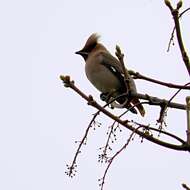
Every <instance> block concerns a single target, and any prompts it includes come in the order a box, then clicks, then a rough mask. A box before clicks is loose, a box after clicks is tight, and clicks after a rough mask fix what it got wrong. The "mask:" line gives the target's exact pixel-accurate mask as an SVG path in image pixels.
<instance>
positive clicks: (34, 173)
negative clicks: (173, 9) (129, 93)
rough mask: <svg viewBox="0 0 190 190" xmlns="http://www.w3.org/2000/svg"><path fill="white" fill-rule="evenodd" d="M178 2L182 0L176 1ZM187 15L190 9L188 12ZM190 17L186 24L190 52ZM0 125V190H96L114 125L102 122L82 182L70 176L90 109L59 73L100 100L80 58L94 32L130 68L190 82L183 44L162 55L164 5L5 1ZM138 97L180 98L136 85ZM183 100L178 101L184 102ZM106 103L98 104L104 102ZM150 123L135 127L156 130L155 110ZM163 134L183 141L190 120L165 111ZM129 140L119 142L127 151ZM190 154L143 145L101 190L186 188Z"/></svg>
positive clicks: (85, 157)
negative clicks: (104, 149) (120, 53)
mask: <svg viewBox="0 0 190 190" xmlns="http://www.w3.org/2000/svg"><path fill="white" fill-rule="evenodd" d="M175 2H177V1H175ZM187 7H190V2H189V1H188V0H186V1H184V8H187ZM189 20H190V13H187V14H186V15H185V16H184V17H183V18H182V20H181V21H182V25H183V26H182V28H183V34H184V40H185V42H186V47H187V49H188V50H189V52H190V43H189V42H190V41H189V33H190V27H189ZM0 24H1V30H0V52H1V56H0V62H1V75H0V81H1V108H0V111H1V121H0V122H1V126H0V155H1V156H0V189H2V190H12V189H14V190H26V189H27V190H42V189H44V190H54V189H56V190H63V189H71V190H74V189H91V190H97V189H99V187H98V178H101V177H102V175H103V172H104V169H105V167H106V165H101V164H99V163H97V160H98V154H99V153H100V151H99V150H98V148H99V147H101V146H104V144H105V141H106V131H107V127H108V126H109V125H110V124H111V123H112V122H111V121H110V120H108V119H107V118H106V117H104V116H100V117H99V119H98V121H101V122H102V127H101V128H100V129H97V130H96V131H92V132H91V133H90V136H89V138H88V144H87V146H86V147H83V149H82V154H81V155H80V156H79V159H78V165H79V166H78V168H77V170H78V172H77V176H76V177H75V178H73V179H69V178H68V177H67V176H66V175H65V171H66V164H70V162H71V161H72V158H73V156H74V153H75V150H76V148H77V145H76V144H75V143H74V141H75V140H80V138H81V137H82V136H83V133H84V131H85V128H86V127H87V125H88V123H89V122H90V120H91V117H92V114H93V113H94V112H95V109H94V108H91V107H89V106H87V104H86V102H85V101H84V100H83V99H81V98H80V97H79V96H78V95H76V94H75V93H74V92H73V91H71V90H69V89H65V88H64V87H63V85H62V83H61V81H60V80H59V75H60V74H68V75H71V76H72V79H74V80H75V82H76V84H77V85H78V86H79V87H80V88H81V89H82V90H83V91H84V92H86V93H87V94H92V95H93V96H94V97H96V98H97V100H98V98H99V93H98V92H97V91H96V89H95V88H94V87H93V86H92V85H91V84H90V83H89V81H87V79H86V76H85V73H84V62H83V60H82V59H81V57H79V56H77V55H75V54H74V52H75V51H77V50H79V49H80V48H81V47H82V46H83V45H84V43H85V41H86V39H87V38H88V37H89V35H90V34H91V33H93V32H98V33H99V34H100V35H101V36H102V37H101V41H102V42H103V43H104V44H105V45H106V47H107V48H108V49H109V50H110V51H111V52H112V53H114V51H115V50H114V48H115V45H116V44H118V45H120V46H121V48H122V50H123V52H124V53H125V61H126V63H127V66H128V68H129V69H133V70H135V71H138V72H141V73H143V74H146V75H148V76H150V77H153V78H156V79H160V80H163V81H168V82H173V83H177V84H185V83H187V82H188V80H189V78H188V74H187V71H186V69H185V66H184V65H183V62H182V60H181V56H180V54H179V49H178V46H177V43H176V45H175V46H174V47H172V48H171V51H170V52H169V53H167V52H166V49H167V44H168V41H169V38H170V34H171V31H172V29H173V20H172V17H171V15H170V12H169V10H168V8H166V6H165V5H164V1H152V0H141V1H129V0H127V1H126V0H125V1H124V0H117V1H113V0H111V1H108V0H105V1H101V0H96V1H88V0H81V1H74V0H68V1H66V0H62V1H61V0H55V1H47V0H46V1H43V0H38V1H37V0H33V1H24V0H18V1H13V0H7V1H2V2H0ZM136 84H137V88H138V91H139V92H141V93H147V94H150V95H154V96H159V97H162V98H166V99H167V98H169V97H171V95H172V94H173V93H174V92H175V90H170V89H167V88H165V87H160V86H158V85H152V84H149V83H147V82H144V81H139V80H138V81H136ZM187 94H188V93H187V91H186V92H184V93H181V94H180V95H179V96H177V97H176V98H175V101H177V102H181V103H184V102H185V97H186V96H187ZM98 101H99V102H100V103H101V101H100V100H98ZM146 110H147V115H146V117H145V118H144V119H142V118H139V117H137V116H133V115H131V114H129V115H128V117H129V119H134V120H138V121H141V122H144V123H145V124H149V123H150V124H152V125H153V126H154V124H155V121H156V119H157V118H158V114H159V109H158V108H155V107H151V108H149V107H147V106H146ZM166 121H167V124H168V126H167V130H169V131H171V132H173V133H175V134H178V135H179V136H180V137H182V138H184V139H185V130H186V113H185V112H184V111H176V110H169V112H168V117H167V120H166ZM129 134H130V132H129V131H125V130H124V131H123V133H121V134H118V138H119V140H118V144H117V145H115V146H114V147H115V149H114V150H117V148H119V147H120V146H121V145H122V142H125V141H126V139H127V138H128V136H129ZM189 162H190V155H189V153H185V152H176V151H173V150H167V149H165V148H162V147H159V146H157V145H154V144H151V143H149V142H147V141H146V140H145V141H144V143H140V139H139V138H138V137H137V138H135V141H133V142H131V144H130V146H128V147H127V149H126V150H125V151H124V152H123V153H122V154H121V155H120V156H119V157H118V158H117V159H116V160H115V161H114V163H113V165H112V167H111V169H110V171H109V174H108V176H107V179H106V184H105V190H106V189H109V190H116V189H146V190H152V189H154V190H160V189H182V187H181V186H180V184H181V183H183V182H186V183H187V184H189V185H190V175H189V170H190V166H189Z"/></svg>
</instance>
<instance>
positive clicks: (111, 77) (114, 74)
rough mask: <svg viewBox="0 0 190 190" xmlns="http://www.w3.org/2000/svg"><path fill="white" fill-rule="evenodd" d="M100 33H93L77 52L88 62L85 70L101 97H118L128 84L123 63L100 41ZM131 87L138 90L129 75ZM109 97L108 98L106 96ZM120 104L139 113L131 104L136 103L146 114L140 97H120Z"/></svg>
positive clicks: (142, 112) (124, 91)
mask: <svg viewBox="0 0 190 190" xmlns="http://www.w3.org/2000/svg"><path fill="white" fill-rule="evenodd" d="M98 39H99V35H97V34H96V33H94V34H92V35H91V36H90V37H89V38H88V40H87V41H86V44H85V46H84V47H83V48H82V49H81V50H80V51H77V52H76V54H79V55H81V56H82V57H83V58H84V60H85V62H86V64H85V72H86V76H87V78H88V80H89V81H90V82H91V83H92V84H93V85H94V86H95V87H96V88H97V89H98V90H99V91H100V92H101V96H100V97H101V98H102V99H104V100H105V97H109V99H110V97H112V98H116V97H117V96H119V95H121V94H124V93H126V91H127V89H126V85H125V81H124V74H123V70H122V67H121V64H120V62H119V60H118V59H117V58H115V57H114V56H112V55H111V54H110V53H109V51H108V50H107V49H106V48H105V47H104V46H103V45H102V44H101V43H99V41H98ZM129 84H130V88H131V89H128V90H133V91H135V92H136V86H135V82H134V80H133V79H132V77H130V76H129ZM106 99H107V98H106ZM116 101H117V102H118V103H119V104H121V105H122V104H123V103H126V104H125V106H124V107H125V108H127V109H130V111H131V112H133V113H137V111H136V109H135V108H134V107H132V105H131V104H133V105H135V107H136V108H137V109H138V111H139V112H140V114H141V115H142V116H144V115H145V110H144V108H143V106H142V104H141V103H140V101H139V99H138V98H133V99H131V100H130V101H128V99H127V96H122V97H119V98H118V99H117V100H116Z"/></svg>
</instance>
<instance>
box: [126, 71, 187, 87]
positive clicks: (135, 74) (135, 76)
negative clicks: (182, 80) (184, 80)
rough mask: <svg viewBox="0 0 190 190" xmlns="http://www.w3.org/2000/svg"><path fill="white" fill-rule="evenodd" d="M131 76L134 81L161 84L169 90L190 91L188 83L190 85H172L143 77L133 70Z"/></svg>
mask: <svg viewBox="0 0 190 190" xmlns="http://www.w3.org/2000/svg"><path fill="white" fill-rule="evenodd" d="M129 74H130V75H131V76H133V78H134V79H143V80H146V81H149V82H153V83H155V84H159V85H162V86H165V87H168V88H177V89H183V90H190V86H188V85H190V83H188V85H177V84H172V83H168V82H163V81H160V80H156V79H153V78H150V77H147V76H145V75H142V74H140V73H138V72H134V71H132V70H130V71H129Z"/></svg>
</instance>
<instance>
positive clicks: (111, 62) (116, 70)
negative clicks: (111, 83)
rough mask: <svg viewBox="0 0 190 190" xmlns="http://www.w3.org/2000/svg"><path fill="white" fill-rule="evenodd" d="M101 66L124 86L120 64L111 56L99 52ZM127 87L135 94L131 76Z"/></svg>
mask: <svg viewBox="0 0 190 190" xmlns="http://www.w3.org/2000/svg"><path fill="white" fill-rule="evenodd" d="M100 56H101V64H102V65H104V66H105V67H107V68H108V69H109V70H110V71H111V72H112V73H113V74H114V75H115V76H116V77H117V78H118V79H119V80H120V82H121V83H122V85H125V81H124V73H123V70H122V67H121V63H120V62H119V61H118V60H117V59H116V58H115V57H114V56H112V55H111V54H109V53H107V52H101V53H100ZM129 85H130V88H132V90H134V91H135V92H136V85H135V82H134V80H133V79H132V77H131V76H129Z"/></svg>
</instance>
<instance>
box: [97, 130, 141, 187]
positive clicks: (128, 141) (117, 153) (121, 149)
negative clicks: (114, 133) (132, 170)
mask: <svg viewBox="0 0 190 190" xmlns="http://www.w3.org/2000/svg"><path fill="white" fill-rule="evenodd" d="M140 128H142V126H139V127H137V128H136V129H134V131H133V132H132V133H131V135H130V136H129V138H128V140H127V142H126V143H125V144H124V145H123V146H122V147H121V148H120V149H119V150H118V151H117V152H116V153H115V154H114V155H113V156H112V157H111V158H110V159H109V161H108V165H107V167H106V169H105V171H104V175H103V177H102V179H100V180H102V182H101V184H100V186H101V190H103V188H104V184H105V178H106V175H107V172H108V170H109V168H110V166H111V164H112V162H113V160H114V159H115V158H116V157H117V156H118V155H119V154H120V153H121V152H122V151H123V150H124V149H125V148H126V147H127V146H128V145H129V143H130V141H131V139H132V137H133V135H134V134H135V133H136V131H138V130H139V129H140Z"/></svg>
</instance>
